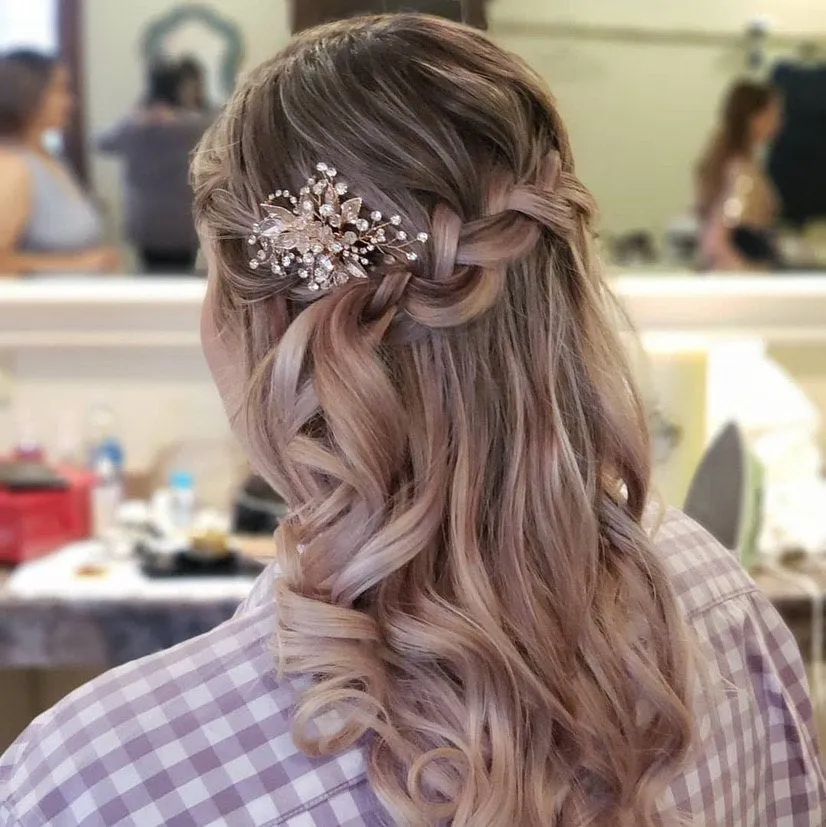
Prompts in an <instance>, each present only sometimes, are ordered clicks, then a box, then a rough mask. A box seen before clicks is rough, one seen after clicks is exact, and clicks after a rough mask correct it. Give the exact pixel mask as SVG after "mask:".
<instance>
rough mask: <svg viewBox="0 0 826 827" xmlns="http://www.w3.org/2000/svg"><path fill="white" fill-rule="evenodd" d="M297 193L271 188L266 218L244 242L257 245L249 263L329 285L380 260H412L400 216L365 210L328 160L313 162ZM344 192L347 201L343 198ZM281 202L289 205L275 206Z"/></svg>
mask: <svg viewBox="0 0 826 827" xmlns="http://www.w3.org/2000/svg"><path fill="white" fill-rule="evenodd" d="M316 170H317V171H318V175H317V176H312V177H310V178H308V179H307V183H306V185H305V186H303V187H302V188H301V190H300V191H299V193H298V194H297V195H294V194H293V193H291V192H290V191H289V190H276V191H275V192H274V193H273V194H271V195H270V196H269V197H268V198H267V200H266V202H264V203H263V204H261V207H262V208H263V209H264V211H265V212H266V217H265V218H263V219H262V220H261V221H260V222H259V223H257V224H255V225H254V226H253V228H252V235H250V237H249V239H248V241H249V244H250V246H251V247H254V246H257V247H258V250H257V251H256V253H255V256H254V257H253V258H252V259H250V263H249V266H250V268H251V269H253V270H257V269H259V268H260V267H268V268H269V269H270V271H271V272H272V273H273V274H274V275H277V276H298V277H299V278H300V279H302V280H304V281H306V283H307V287H308V288H309V289H310V290H313V291H315V290H329V289H331V288H332V287H336V286H338V285H340V284H346V283H347V282H348V281H349V280H350V279H351V278H357V279H366V278H367V276H368V274H369V272H370V271H371V270H372V269H374V268H375V267H378V266H380V265H382V264H385V265H388V264H393V263H396V262H403V261H407V262H412V261H416V259H417V258H418V255H417V254H416V253H415V252H414V251H413V250H411V247H412V246H413V245H414V244H417V243H418V244H424V243H425V242H426V241H427V239H428V235H427V233H417V234H416V237H415V238H414V239H411V238H409V237H408V235H407V233H406V232H405V231H404V230H401V229H399V227H400V226H401V223H402V219H401V216H398V215H392V216H390V217H389V218H387V219H386V218H385V217H384V216H382V214H381V213H380V212H379V211H378V210H373V211H372V212H368V211H367V210H366V209H365V207H364V204H363V202H362V199H361V198H359V197H354V196H349V197H346V196H348V187H347V184H345V183H344V181H341V180H340V179H339V180H336V179H337V177H338V172H337V171H336V170H335V169H334V168H333V167H331V166H329V165H328V164H324V163H319V164H318V165H317V166H316ZM345 197H346V200H342V199H343V198H345ZM277 201H281V202H283V203H284V204H287V205H288V206H286V207H285V206H280V205H279V204H277V203H276V202H277Z"/></svg>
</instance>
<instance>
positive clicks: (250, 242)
mask: <svg viewBox="0 0 826 827" xmlns="http://www.w3.org/2000/svg"><path fill="white" fill-rule="evenodd" d="M256 241H257V239H256V237H255V236H254V235H251V236H250V237H249V238H248V239H247V244H255V242H256Z"/></svg>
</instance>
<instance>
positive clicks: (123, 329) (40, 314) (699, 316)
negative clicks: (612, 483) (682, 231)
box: [0, 272, 826, 351]
mask: <svg viewBox="0 0 826 827" xmlns="http://www.w3.org/2000/svg"><path fill="white" fill-rule="evenodd" d="M609 282H610V284H611V285H612V288H613V289H614V291H615V292H616V294H617V296H618V297H619V298H620V300H621V302H622V303H623V305H624V306H625V308H626V310H627V312H628V314H629V317H630V319H631V321H632V323H633V325H634V327H635V329H636V331H637V333H638V334H639V335H640V336H641V338H642V340H643V342H644V343H645V344H646V346H649V347H651V348H652V349H654V350H669V351H673V350H675V349H677V350H697V349H702V348H704V347H708V346H711V345H712V344H714V343H715V342H718V341H720V340H726V339H740V338H758V339H763V340H765V341H766V342H769V343H774V344H780V343H784V344H812V345H826V275H795V276H787V275H774V276H770V275H766V276H754V275H739V276H738V275H727V276H698V275H686V274H679V273H667V272H663V273H652V274H645V275H640V274H637V273H623V274H618V275H616V276H612V277H611V278H610V279H609ZM204 290H205V282H204V280H203V279H198V278H168V279H165V278H156V277H151V278H150V277H106V278H75V277H65V278H62V279H60V278H49V279H22V280H14V281H12V280H0V349H5V350H9V349H29V348H55V347H60V348H64V347H65V348H89V347H106V348H118V347H133V348H147V347H150V348H151V347H172V348H175V347H180V348H192V347H197V346H198V343H199V337H198V330H199V323H200V322H199V320H200V306H201V302H202V300H203V296H204Z"/></svg>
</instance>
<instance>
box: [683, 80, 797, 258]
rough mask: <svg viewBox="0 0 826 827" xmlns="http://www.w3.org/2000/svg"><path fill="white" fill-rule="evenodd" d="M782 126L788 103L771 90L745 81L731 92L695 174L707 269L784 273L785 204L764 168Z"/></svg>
mask: <svg viewBox="0 0 826 827" xmlns="http://www.w3.org/2000/svg"><path fill="white" fill-rule="evenodd" d="M782 122H783V103H782V100H781V97H780V94H779V93H778V92H777V90H775V89H774V87H772V86H771V85H769V84H766V83H759V82H756V81H751V80H742V81H739V82H737V83H736V84H735V85H734V86H733V87H732V88H731V89H730V90H729V92H728V94H727V96H726V98H725V102H724V105H723V110H722V119H721V123H720V124H719V126H718V128H717V130H716V132H715V134H714V136H713V137H712V139H711V141H710V142H709V145H708V148H707V149H706V151H705V153H704V154H703V156H702V158H701V159H700V162H699V164H698V165H697V171H696V179H697V207H698V212H699V217H700V220H701V237H700V255H701V264H702V266H703V267H704V268H705V269H711V270H737V271H749V270H771V269H779V268H782V266H783V261H782V257H781V255H780V252H779V249H778V247H777V242H776V238H775V230H776V225H777V221H778V218H779V216H780V208H781V204H780V199H779V197H778V195H777V192H776V190H775V188H774V185H773V184H772V182H771V180H770V179H769V177H768V175H767V174H766V172H765V169H764V167H763V155H764V151H765V149H766V147H767V146H768V144H770V143H771V141H772V140H773V139H774V138H775V136H776V135H777V133H778V132H779V131H780V128H781V126H782Z"/></svg>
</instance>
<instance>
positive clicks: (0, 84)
mask: <svg viewBox="0 0 826 827" xmlns="http://www.w3.org/2000/svg"><path fill="white" fill-rule="evenodd" d="M57 66H58V61H57V59H56V58H54V57H53V56H51V55H47V54H43V53H41V52H36V51H32V50H28V49H19V50H15V51H11V52H5V53H3V54H2V55H0V138H20V137H23V136H24V135H25V133H26V131H27V130H28V129H29V128H30V127H31V125H32V123H33V122H34V120H35V118H36V117H37V114H38V112H39V111H40V107H41V105H42V103H43V99H44V97H45V95H46V90H47V89H48V88H49V84H50V83H51V82H52V79H53V78H54V73H55V69H56V68H57Z"/></svg>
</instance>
